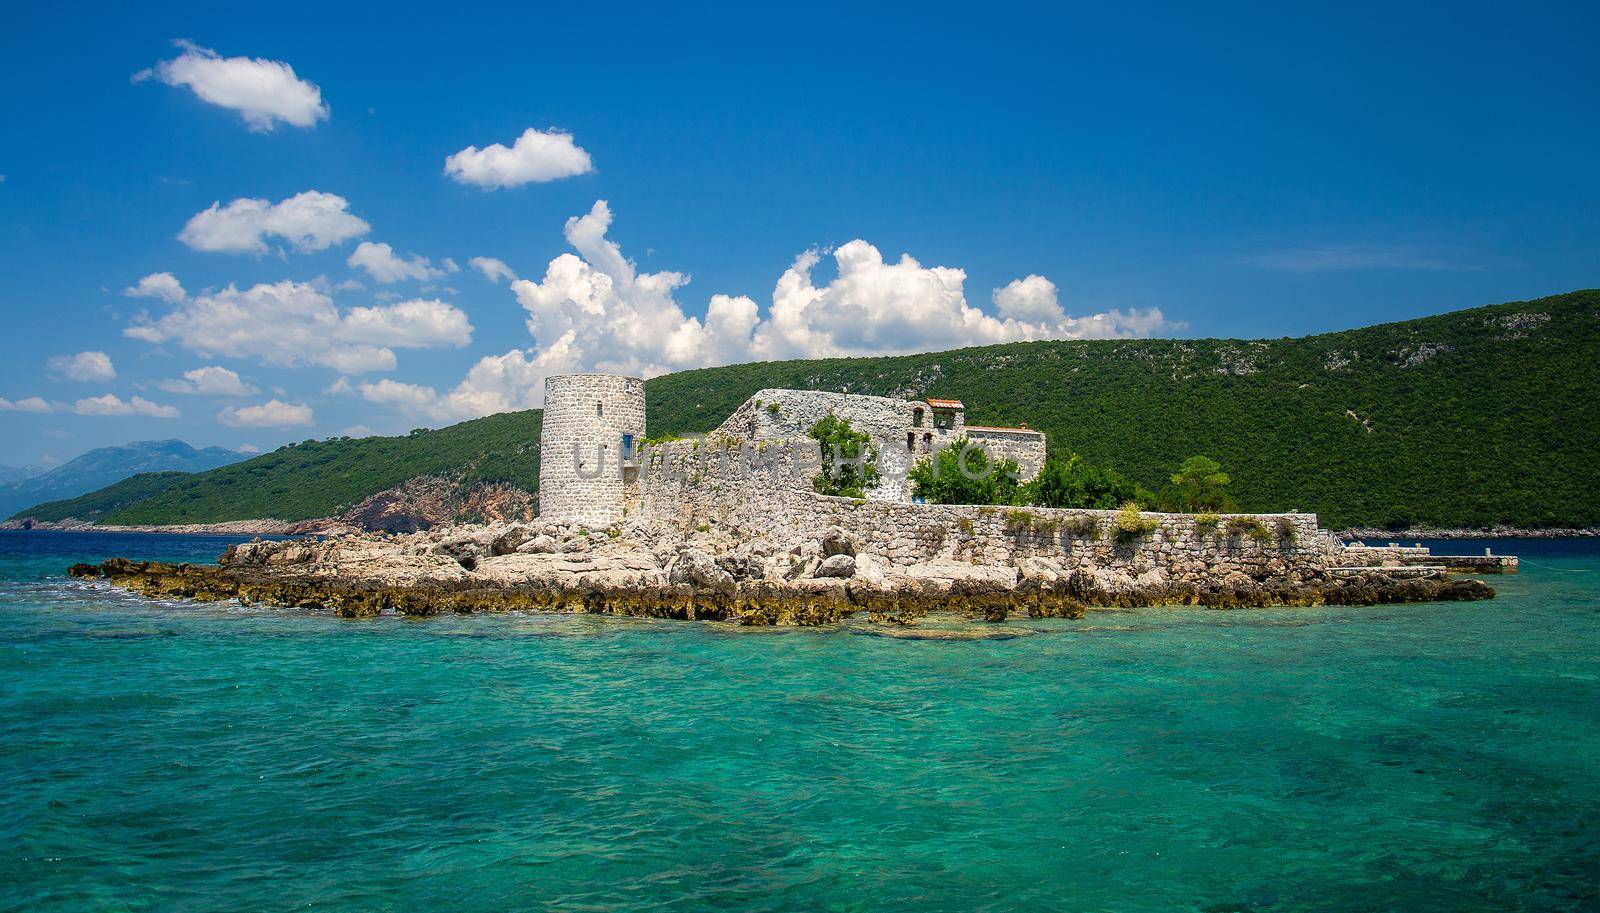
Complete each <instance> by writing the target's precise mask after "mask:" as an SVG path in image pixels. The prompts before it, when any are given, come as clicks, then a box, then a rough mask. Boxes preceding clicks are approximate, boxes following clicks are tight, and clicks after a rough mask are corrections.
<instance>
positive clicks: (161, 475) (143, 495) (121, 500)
mask: <svg viewBox="0 0 1600 913" xmlns="http://www.w3.org/2000/svg"><path fill="white" fill-rule="evenodd" d="M193 476H194V473H191V472H141V473H139V474H138V475H136V476H129V477H128V478H126V479H123V480H122V481H120V482H118V483H116V484H114V485H107V486H106V487H105V488H102V489H100V490H99V491H91V492H89V493H88V494H86V495H79V496H78V497H76V498H68V499H66V500H63V501H49V502H46V503H44V504H40V505H38V506H36V507H30V508H28V509H27V510H25V511H23V513H22V515H25V516H29V517H32V518H34V519H35V520H46V521H49V520H66V519H68V518H72V519H76V520H96V521H98V520H99V519H100V518H101V517H104V516H106V515H107V514H111V513H115V512H116V511H117V510H119V509H121V508H124V507H127V506H128V505H130V504H137V503H139V502H140V501H144V500H147V499H149V498H153V497H155V496H156V495H159V494H161V493H162V492H164V491H167V490H168V489H170V488H173V487H174V486H176V485H180V484H182V483H183V482H184V480H186V479H189V478H192V477H193Z"/></svg>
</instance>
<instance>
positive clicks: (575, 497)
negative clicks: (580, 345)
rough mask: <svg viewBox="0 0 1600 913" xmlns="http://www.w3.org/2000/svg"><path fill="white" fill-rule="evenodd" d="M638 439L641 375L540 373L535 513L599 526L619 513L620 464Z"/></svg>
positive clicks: (627, 460) (633, 450)
mask: <svg viewBox="0 0 1600 913" xmlns="http://www.w3.org/2000/svg"><path fill="white" fill-rule="evenodd" d="M643 441H644V381H642V380H640V379H639V378H637V377H622V376H620V375H616V374H558V375H556V376H554V377H547V378H545V381H544V426H543V429H542V430H541V431H540V433H539V518H540V519H542V520H554V521H556V522H560V523H586V524H591V525H593V526H596V527H601V526H606V525H609V524H611V523H614V522H616V521H617V520H620V519H622V492H623V485H624V484H625V479H624V475H625V469H626V468H627V467H631V465H632V462H633V458H634V454H635V453H636V452H637V451H638V449H639V445H640V443H642V442H643Z"/></svg>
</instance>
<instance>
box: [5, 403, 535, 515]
mask: <svg viewBox="0 0 1600 913" xmlns="http://www.w3.org/2000/svg"><path fill="white" fill-rule="evenodd" d="M539 419H540V415H539V413H538V412H508V413H502V414H500V415H491V416H488V417H487V418H480V419H475V420H473V421H470V422H462V423H461V424H459V425H451V426H450V427H448V428H440V429H438V430H436V431H428V430H417V431H413V432H412V433H411V434H409V435H407V436H405V437H374V438H359V439H350V438H334V439H331V440H326V441H307V442H305V443H301V444H291V445H289V446H286V447H280V448H279V449H277V450H275V451H273V452H272V453H264V454H262V455H261V456H258V457H255V458H254V459H250V460H246V461H245V462H243V463H234V464H233V465H230V466H224V467H222V468H220V469H214V470H211V471H210V472H201V473H195V474H193V475H190V476H188V477H187V478H184V479H181V480H179V481H178V482H177V483H176V484H173V485H171V486H170V487H167V488H165V489H163V490H161V491H159V492H156V493H154V494H153V495H152V496H150V497H148V498H146V499H144V500H140V501H138V502H136V503H132V504H128V505H126V506H124V507H121V508H119V509H115V510H111V511H109V512H108V513H105V514H103V515H101V516H99V517H98V518H97V522H100V523H208V522H215V521H219V520H245V519H252V518H258V517H271V518H274V519H278V520H305V519H309V518H312V517H325V516H329V515H332V514H337V513H339V512H340V511H342V510H344V509H345V508H348V507H350V506H352V505H354V504H356V503H357V502H359V501H360V500H361V499H363V498H365V497H367V496H368V495H370V494H373V493H375V492H379V491H383V490H384V489H386V488H392V487H394V486H396V485H399V484H400V483H401V482H404V481H405V480H407V479H410V478H413V477H415V476H419V475H430V474H456V473H459V474H460V475H461V477H462V480H463V481H464V482H467V483H471V482H478V481H488V482H512V483H514V484H517V485H521V486H524V487H527V488H529V489H533V488H537V486H538V478H539ZM129 481H132V480H129ZM112 487H113V488H115V487H116V486H112ZM109 491H110V489H103V490H102V492H95V493H94V494H91V495H86V496H84V498H79V499H74V501H85V500H88V499H93V498H96V497H97V496H100V495H102V493H104V492H109ZM74 501H60V502H55V503H54V504H47V505H40V506H39V507H38V508H31V509H29V510H25V511H22V512H21V513H19V514H18V515H17V516H19V517H22V516H31V517H34V518H36V519H40V520H46V519H60V518H61V517H65V516H76V517H79V518H80V519H86V518H84V517H83V515H82V514H77V513H72V512H70V507H69V505H72V504H74Z"/></svg>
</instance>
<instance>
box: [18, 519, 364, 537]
mask: <svg viewBox="0 0 1600 913" xmlns="http://www.w3.org/2000/svg"><path fill="white" fill-rule="evenodd" d="M0 530H33V531H36V532H64V533H153V534H166V535H182V536H329V535H344V534H347V533H354V532H358V530H357V529H356V528H355V527H352V526H350V525H348V524H346V523H343V522H341V521H339V520H335V519H330V518H320V519H316V520H299V521H296V522H293V523H289V522H285V521H283V520H226V521H223V522H220V523H172V524H164V525H154V526H151V525H140V526H123V525H117V524H105V525H99V524H95V523H91V522H89V521H87V520H74V519H66V520H7V521H6V522H4V523H0Z"/></svg>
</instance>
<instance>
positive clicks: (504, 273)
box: [467, 257, 517, 284]
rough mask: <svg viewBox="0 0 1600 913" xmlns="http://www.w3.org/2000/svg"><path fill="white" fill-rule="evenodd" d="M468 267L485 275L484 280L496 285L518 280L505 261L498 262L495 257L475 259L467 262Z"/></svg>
mask: <svg viewBox="0 0 1600 913" xmlns="http://www.w3.org/2000/svg"><path fill="white" fill-rule="evenodd" d="M467 265H468V266H470V267H472V268H473V269H475V270H477V271H478V272H480V273H483V278H485V279H488V280H489V281H490V282H494V283H496V284H498V283H501V282H505V281H507V280H514V279H516V278H517V274H516V273H514V272H512V271H511V267H509V266H507V265H506V264H505V261H504V260H496V259H495V258H494V257H473V258H472V259H471V260H468V261H467Z"/></svg>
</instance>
